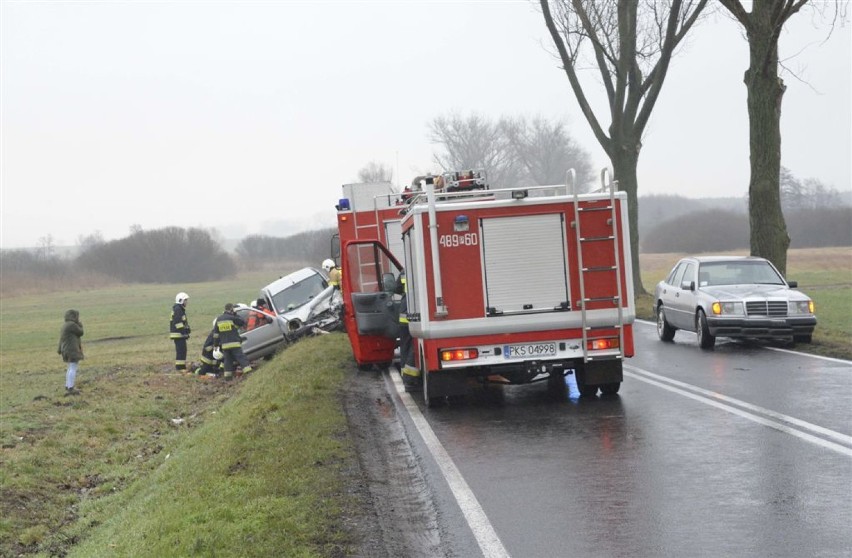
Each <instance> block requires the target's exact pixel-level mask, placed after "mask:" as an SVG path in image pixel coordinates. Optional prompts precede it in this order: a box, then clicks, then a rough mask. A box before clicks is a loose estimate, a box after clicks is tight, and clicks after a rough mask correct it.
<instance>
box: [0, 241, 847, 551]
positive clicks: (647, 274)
mask: <svg viewBox="0 0 852 558" xmlns="http://www.w3.org/2000/svg"><path fill="white" fill-rule="evenodd" d="M678 257H679V255H677V254H662V255H643V256H642V258H641V260H642V277H643V281H644V284H645V287H646V289H648V290H653V286H654V284H655V283H656V281H657V280H659V279H660V278H662V277H663V276H665V274H666V273H668V271H669V270H670V268H671V267H672V266H673V265H674V263H675V262H676V261H677V259H678ZM297 267H300V266H298V265H296V266H290V267H288V268H286V269H282V270H281V271H280V273H279V272H276V273H270V272H263V271H258V272H250V273H244V274H241V275H240V276H239V277H238V278H236V279H234V280H230V281H223V282H216V283H199V284H192V285H124V286H108V287H102V288H99V289H98V290H69V291H65V292H44V293H42V294H39V295H33V294H25V295H21V296H14V297H10V296H6V297H4V298H3V299H2V301H0V446H2V450H0V488H2V490H0V556H18V555H41V556H56V555H65V554H66V553H69V555H72V556H87V557H88V556H195V555H199V556H214V555H215V556H252V555H256V556H338V555H340V556H343V555H346V554H347V552H348V548H349V545H350V543H351V541H349V540H348V539H347V535H346V533H345V532H344V531H343V530H342V528H341V527H340V526H341V525H342V524H343V521H342V518H344V517H346V516H347V515H348V514H349V513H350V512H351V506H353V505H355V503H354V502H353V501H352V500H351V496H350V493H349V492H348V491H347V490H346V488H345V486H343V483H344V482H345V481H344V474H343V471H344V470H346V469H347V468H348V467H351V465H352V460H353V459H354V458H355V457H354V455H353V453H352V448H351V445H350V443H349V440H348V438H347V436H348V433H347V432H346V428H345V421H344V419H343V416H342V412H341V406H340V401H339V395H338V392H339V387H340V386H341V385H342V383H343V382H344V381H345V380H346V377H347V374H350V373H352V371H351V368H352V361H351V355H350V349H349V346H348V343H347V341H346V337H345V336H344V335H341V334H334V335H328V336H323V337H320V338H312V339H307V340H304V341H302V342H299V343H297V344H296V345H294V346H293V347H291V348H289V349H287V350H286V351H284V352H283V353H282V354H281V355H279V356H278V357H276V358H275V359H273V360H272V361H268V362H264V363H263V364H262V365H261V366H260V367H259V369H258V370H257V371H256V372H255V373H253V374H252V375H249V376H248V377H246V378H243V379H241V380H239V381H235V382H231V383H225V382H218V381H212V382H210V381H203V380H199V379H197V378H195V377H192V376H184V375H181V374H176V373H174V371H173V359H174V349H173V345H172V343H171V341H169V339H168V336H167V331H168V318H169V312H170V309H171V305H172V303H173V297H174V294H175V293H176V292H178V291H181V290H184V291H186V292H188V293H189V294H190V296H191V298H190V304H189V308H188V313H189V319H190V323H191V325H192V327H193V331H194V332H195V333H194V334H193V337H192V338H191V339H190V352H189V357H190V358H191V359H197V358H198V355H199V353H200V350H201V343H202V341H203V340H204V337H205V336H206V334H207V332H208V328H209V327H210V324H211V322H212V320H213V318H214V317H215V316H216V315H218V314H219V313H220V312H221V309H222V306H223V304H224V303H225V302H234V301H236V302H248V301H249V300H251V299H253V298H255V297H256V295H257V292H258V289H259V287H260V286H262V285H264V284H266V283H267V282H269V281H270V280H272V279H275V278H277V277H278V276H280V275H283V274H285V273H287V272H289V271H292V270H293V269H294V268H297ZM789 268H790V272H789V276H790V278H791V279H796V280H798V281H799V285H800V287H801V289H802V290H803V291H805V292H807V293H808V294H809V295H811V296H812V297H813V298H814V299H815V300H816V304H817V316H818V319H819V325H818V326H817V331H816V334H815V336H814V344H813V345H811V346H804V348H806V349H807V350H811V351H814V352H820V353H821V354H829V355H832V356H841V357H846V358H850V357H852V347H851V346H850V345H852V343H850V339H852V320H850V317H849V316H850V315H852V249H846V248H844V249H825V250H807V251H791V252H790V262H789ZM650 301H651V297H650V296H648V297H646V299H644V300H640V301H638V302H637V309H638V310H639V311H640V317H645V318H652V315H651V302H650ZM68 308H75V309H77V310H79V311H80V313H81V320H82V322H83V324H84V326H85V330H86V334H85V336H84V338H83V347H84V351H85V354H86V359H85V360H84V361H83V362H82V363H81V366H80V372H79V375H78V386H79V387H80V389H81V391H82V394H81V395H79V396H72V397H64V396H63V395H64V394H63V392H64V389H63V381H64V371H65V365H64V364H63V363H62V361H61V359H60V358H59V356H58V355H57V354H56V343H57V340H58V336H59V328H60V326H61V325H62V316H63V314H64V312H65V310H66V309H68ZM641 312H644V315H643V314H641ZM637 349H638V348H637Z"/></svg>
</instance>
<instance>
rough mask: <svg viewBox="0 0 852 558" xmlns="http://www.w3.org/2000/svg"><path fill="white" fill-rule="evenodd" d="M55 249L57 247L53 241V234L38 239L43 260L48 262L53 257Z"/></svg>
mask: <svg viewBox="0 0 852 558" xmlns="http://www.w3.org/2000/svg"><path fill="white" fill-rule="evenodd" d="M55 247H56V245H55V242H54V240H53V235H52V234H48V235H47V236H42V237H40V238H39V239H38V248H39V253H40V254H41V259H42V260H44V261H47V260H49V259H51V258H52V257H53V250H54V248H55Z"/></svg>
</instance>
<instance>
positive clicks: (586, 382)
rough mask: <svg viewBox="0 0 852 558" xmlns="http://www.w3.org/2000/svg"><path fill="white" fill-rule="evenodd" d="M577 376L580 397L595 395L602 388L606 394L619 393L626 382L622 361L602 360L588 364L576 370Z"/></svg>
mask: <svg viewBox="0 0 852 558" xmlns="http://www.w3.org/2000/svg"><path fill="white" fill-rule="evenodd" d="M574 372H575V373H576V376H577V389H578V390H579V391H580V395H595V394H596V393H597V391H598V388H600V390H601V392H603V393H604V394H615V393H618V389H619V387H620V386H621V382H622V381H623V380H624V371H623V369H622V362H621V361H620V360H601V361H592V362H587V363H585V364H583V365H579V366H577V368H576V369H575V370H574Z"/></svg>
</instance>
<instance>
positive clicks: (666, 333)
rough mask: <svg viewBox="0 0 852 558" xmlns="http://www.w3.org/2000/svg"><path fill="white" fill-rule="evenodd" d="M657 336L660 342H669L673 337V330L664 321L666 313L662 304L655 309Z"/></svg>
mask: <svg viewBox="0 0 852 558" xmlns="http://www.w3.org/2000/svg"><path fill="white" fill-rule="evenodd" d="M657 335H658V336H659V338H660V340H661V341H671V340H672V339H674V335H675V328H673V327H672V326H671V325H669V322H667V321H666V311H665V310H663V305H662V304H660V305H659V306H658V307H657Z"/></svg>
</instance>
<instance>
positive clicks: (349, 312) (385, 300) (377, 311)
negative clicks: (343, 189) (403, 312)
mask: <svg viewBox="0 0 852 558" xmlns="http://www.w3.org/2000/svg"><path fill="white" fill-rule="evenodd" d="M341 263H342V267H343V269H342V272H343V297H344V301H345V304H344V321H345V323H346V332H347V333H348V335H349V341H350V343H351V345H352V352H353V354H354V356H355V361H356V362H357V363H358V368H361V369H366V368H369V367H370V366H372V365H374V364H375V365H378V366H380V367H387V366H390V363H391V361H392V360H393V353H394V349H395V348H396V339H397V336H398V330H399V301H400V298H401V297H400V296H399V295H397V294H395V290H396V282H397V278H398V277H399V274H400V273H401V272H402V266H401V265H400V263H399V262H398V261H397V260H396V258H394V256H393V255H392V254H391V253H390V252H389V251H388V249H387V248H385V247H384V245H382V243H381V242H379V241H377V240H354V241H350V242H347V243H345V244H344V246H343V250H342V254H341Z"/></svg>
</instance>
